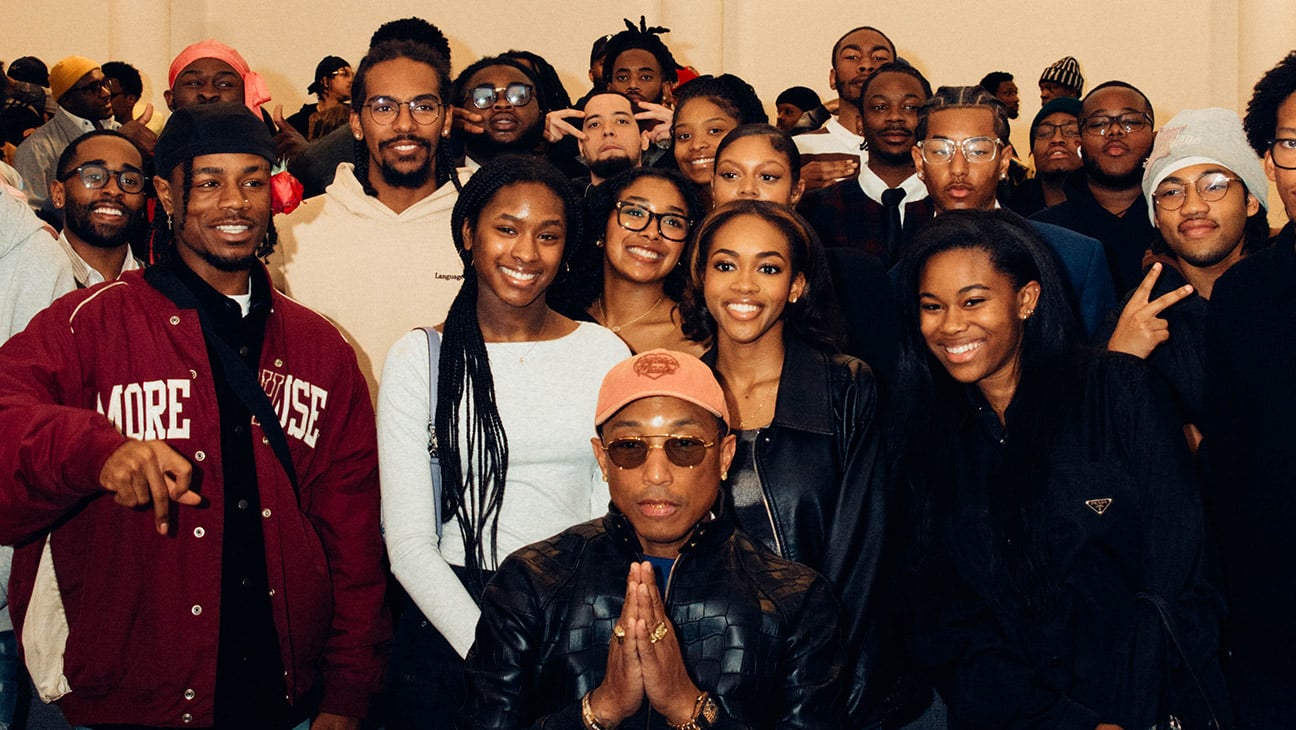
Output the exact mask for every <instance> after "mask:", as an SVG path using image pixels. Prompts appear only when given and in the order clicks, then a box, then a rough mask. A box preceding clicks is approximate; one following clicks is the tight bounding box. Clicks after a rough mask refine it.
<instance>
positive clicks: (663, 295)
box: [598, 292, 666, 332]
mask: <svg viewBox="0 0 1296 730" xmlns="http://www.w3.org/2000/svg"><path fill="white" fill-rule="evenodd" d="M665 298H666V292H662V293H661V296H659V297H657V301H655V302H653V303H652V306H651V307H649V308H648V309H647V310H646V311H644V313H643V314H641V315H639V316H638V317H635V318H634V319H632V320H630V321H629V322H624V323H622V324H618V325H613V324H612V322H611V321H609V320H608V316H607V311H605V310H604V309H603V297H599V300H598V308H599V319H601V320H603V326H605V327H607V328H608V329H610V330H612V331H613V332H620V331H621V330H622V329H624V328H626V327H629V326H630V325H632V324H634V323H635V322H638V321H639V320H641V319H643V318H644V317H647V316H648V315H650V314H652V311H653V310H654V309H656V308H657V305H658V304H661V303H662V300H663V299H665Z"/></svg>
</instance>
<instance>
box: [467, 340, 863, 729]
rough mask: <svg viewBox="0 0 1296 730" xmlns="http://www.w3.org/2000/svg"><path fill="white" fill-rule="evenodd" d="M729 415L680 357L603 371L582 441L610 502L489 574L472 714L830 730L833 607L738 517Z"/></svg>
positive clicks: (699, 368) (718, 394)
mask: <svg viewBox="0 0 1296 730" xmlns="http://www.w3.org/2000/svg"><path fill="white" fill-rule="evenodd" d="M728 420H729V409H728V406H727V405H726V403H725V397H724V391H722V390H721V388H720V384H719V383H717V382H716V379H715V376H714V375H713V374H712V373H711V370H710V368H708V367H707V366H706V365H704V364H703V363H702V362H701V361H700V360H698V359H697V358H695V357H692V356H691V355H686V354H683V353H679V352H671V351H668V350H650V351H649V352H645V353H642V354H640V355H636V356H635V357H632V358H630V359H628V360H625V361H623V362H621V363H619V364H617V365H616V366H614V367H613V368H612V370H611V371H609V372H608V374H607V376H606V377H605V378H604V380H603V385H602V387H601V388H600V389H599V396H598V406H597V410H596V415H595V427H596V429H597V431H598V435H597V436H596V437H595V438H593V439H592V440H591V441H592V444H593V448H594V454H595V456H596V457H597V458H598V461H599V466H600V468H601V469H602V470H603V475H604V477H606V479H607V482H608V488H609V491H610V492H611V496H612V505H611V508H610V509H609V511H608V514H607V516H605V517H603V518H601V519H598V520H594V521H592V522H586V523H583V524H580V525H577V526H575V527H572V528H569V529H567V530H565V531H563V532H561V533H559V534H558V535H555V536H554V537H552V538H549V539H548V540H545V541H543V542H539V543H535V544H533V545H530V546H527V547H525V548H522V549H521V550H519V551H517V552H515V553H513V554H512V555H511V556H509V558H508V559H507V560H505V561H504V562H503V563H502V564H501V565H500V568H499V571H498V572H497V573H496V575H495V577H494V579H492V580H491V582H490V584H489V585H488V586H487V587H486V592H485V595H484V596H483V599H482V614H481V619H480V620H479V621H478V623H477V641H476V643H475V644H474V646H473V649H472V650H471V651H470V652H469V654H468V683H469V687H470V691H469V698H468V711H469V714H470V715H471V717H472V727H475V728H501V729H503V728H519V727H532V726H542V725H548V724H550V723H552V726H554V727H582V725H583V726H584V727H585V728H600V727H617V726H619V725H623V724H624V726H625V727H657V726H658V724H657V723H658V722H660V719H664V720H665V721H666V723H667V724H669V725H670V726H671V727H673V728H688V729H689V730H703V729H706V728H712V727H715V728H722V727H737V726H769V727H775V726H777V727H784V726H788V727H791V726H796V727H802V728H823V730H828V729H829V728H839V727H842V722H843V718H842V712H843V701H844V694H845V688H844V686H843V680H842V676H843V674H842V661H843V654H842V648H841V639H840V637H839V635H838V628H837V627H838V617H837V611H838V608H837V603H836V601H835V600H834V599H833V597H832V595H831V593H830V591H831V589H830V588H829V586H828V583H827V581H826V580H825V579H824V578H823V577H821V576H819V575H818V574H816V573H814V572H813V571H811V570H810V569H809V568H806V567H804V566H802V565H799V564H797V563H793V562H790V561H786V560H783V559H781V558H779V557H777V556H775V555H774V554H773V553H771V552H768V551H766V550H764V549H763V548H760V547H758V546H757V545H756V543H754V542H753V541H752V540H751V539H750V538H749V537H747V536H746V535H745V534H744V533H742V532H741V531H739V530H738V529H737V528H736V527H735V526H734V523H733V519H732V517H731V516H730V515H729V514H728V513H727V511H726V508H725V499H724V498H723V495H722V493H721V489H720V483H721V480H723V479H724V478H725V473H726V470H727V469H728V468H729V463H730V461H731V460H732V459H733V455H734V448H735V437H734V435H733V434H732V433H730V430H729V424H728ZM717 627H719V628H717ZM553 646H561V647H563V651H561V652H556V653H555V652H550V651H547V650H546V647H553ZM717 657H724V659H725V661H723V662H718V661H716V658H717ZM739 668H741V670H739ZM654 716H660V717H659V719H657V720H656V721H654V722H653V723H652V724H651V725H650V724H649V723H650V719H651V718H653V717H654Z"/></svg>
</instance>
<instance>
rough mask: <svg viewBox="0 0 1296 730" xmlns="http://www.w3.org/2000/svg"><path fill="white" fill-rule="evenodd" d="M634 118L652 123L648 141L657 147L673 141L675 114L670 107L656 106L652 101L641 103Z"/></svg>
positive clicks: (649, 128)
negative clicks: (672, 129)
mask: <svg viewBox="0 0 1296 730" xmlns="http://www.w3.org/2000/svg"><path fill="white" fill-rule="evenodd" d="M634 118H635V119H636V120H638V121H640V122H651V124H650V125H649V126H648V130H647V132H648V139H649V141H651V142H652V143H653V144H656V145H657V146H659V147H660V146H664V145H667V144H669V143H670V140H671V121H672V120H673V119H674V118H675V112H673V111H671V109H670V107H668V106H662V105H661V104H654V103H652V102H651V101H641V102H639V111H637V112H635V115H634Z"/></svg>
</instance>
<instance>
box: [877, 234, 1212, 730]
mask: <svg viewBox="0 0 1296 730" xmlns="http://www.w3.org/2000/svg"><path fill="white" fill-rule="evenodd" d="M1044 246H1045V244H1044V243H1043V242H1042V241H1040V240H1039V239H1038V238H1037V237H1036V236H1035V234H1034V233H1033V232H1032V230H1031V229H1030V228H1029V227H1028V226H1026V224H1025V223H1024V222H1022V221H1021V220H1020V219H1017V218H1016V217H1015V216H1013V215H1012V214H1009V213H1005V212H998V211H995V212H987V211H951V212H948V213H945V214H943V215H941V216H938V217H937V218H936V219H935V220H934V221H932V222H931V223H928V224H927V225H926V226H925V227H924V228H923V229H921V230H920V231H919V232H918V234H917V235H916V236H915V239H914V241H913V244H912V246H911V248H910V249H909V250H908V251H907V252H906V254H905V257H904V258H903V259H902V260H901V263H900V268H899V275H898V279H897V289H898V297H899V303H900V308H901V313H902V315H903V322H904V327H905V330H904V333H903V349H902V355H901V368H900V382H899V383H898V384H897V389H898V390H899V391H900V392H904V393H906V394H907V397H905V398H896V399H893V401H892V406H893V411H894V412H893V413H892V414H891V420H890V423H891V424H892V430H893V431H894V432H895V437H894V438H895V443H897V444H898V446H899V449H898V455H899V458H898V461H897V465H896V467H897V477H898V480H899V483H900V484H901V485H903V487H904V488H905V493H907V495H908V498H909V499H911V500H912V501H913V503H914V505H915V509H914V512H915V521H914V523H913V526H912V529H913V531H914V533H915V534H916V536H917V539H916V540H914V541H913V542H914V544H915V545H916V546H917V547H916V549H915V550H914V553H915V554H914V563H913V565H914V567H915V570H916V573H915V575H916V579H917V584H916V589H915V595H917V596H921V597H922V601H921V602H920V603H919V604H918V606H917V609H916V610H917V615H918V617H919V621H918V625H919V632H918V637H917V657H918V659H919V661H920V663H921V664H923V665H925V667H926V668H927V669H928V670H929V671H930V672H931V673H932V675H931V676H932V677H933V678H934V680H935V683H936V685H937V689H938V690H939V691H940V693H941V696H942V697H943V698H944V699H945V701H946V703H947V704H948V705H949V709H950V713H951V718H952V721H951V727H955V726H957V727H1004V728H1024V727H1066V726H1071V727H1098V728H1104V729H1106V728H1111V727H1113V726H1119V727H1122V728H1146V727H1152V726H1154V725H1157V724H1158V723H1160V722H1164V721H1167V719H1168V718H1169V717H1170V716H1171V715H1174V716H1175V717H1177V718H1179V719H1180V721H1182V722H1183V725H1184V726H1185V727H1197V726H1202V727H1205V726H1207V724H1206V722H1207V720H1208V719H1212V709H1211V708H1212V706H1214V707H1220V706H1221V705H1222V696H1223V695H1222V679H1221V677H1220V674H1219V666H1218V661H1217V659H1216V656H1215V654H1216V652H1215V647H1216V646H1217V637H1218V622H1219V619H1220V613H1221V612H1220V604H1219V599H1218V597H1217V594H1216V592H1215V590H1214V588H1213V587H1212V586H1211V585H1210V583H1209V582H1208V581H1207V580H1206V579H1205V577H1204V575H1203V570H1202V562H1203V528H1202V511H1201V501H1200V495H1199V490H1198V485H1197V482H1196V479H1195V476H1194V470H1193V466H1192V462H1191V460H1190V457H1189V455H1188V451H1187V447H1186V444H1185V442H1184V439H1183V436H1182V432H1181V430H1180V428H1179V419H1178V417H1177V413H1176V411H1175V409H1174V405H1173V402H1172V401H1171V400H1170V394H1169V392H1168V389H1167V388H1165V386H1164V384H1162V383H1161V381H1160V380H1158V379H1155V378H1153V377H1152V376H1151V375H1150V373H1149V371H1148V370H1147V369H1146V367H1144V364H1143V363H1142V362H1140V361H1138V360H1135V359H1133V358H1129V357H1124V356H1111V355H1097V354H1088V353H1086V352H1084V351H1081V350H1079V349H1077V348H1075V347H1074V346H1073V345H1074V343H1075V342H1076V339H1075V334H1074V333H1073V332H1072V331H1071V330H1072V328H1073V327H1072V323H1071V320H1070V317H1069V316H1068V314H1067V309H1066V302H1065V296H1064V294H1063V291H1064V290H1063V289H1062V286H1063V285H1062V283H1061V281H1060V279H1059V276H1058V272H1057V270H1056V268H1055V264H1054V263H1053V260H1052V257H1051V256H1049V255H1048V253H1047V249H1045V248H1044ZM1023 647H1029V649H1023ZM1187 676H1192V677H1194V678H1199V681H1196V682H1194V681H1193V680H1187V679H1184V680H1182V681H1180V680H1179V678H1181V677H1187ZM1023 687H1029V688H1031V689H1030V690H1028V691H1023V690H1022V688H1023ZM954 718H957V720H958V724H957V725H955V723H954V721H953V720H954Z"/></svg>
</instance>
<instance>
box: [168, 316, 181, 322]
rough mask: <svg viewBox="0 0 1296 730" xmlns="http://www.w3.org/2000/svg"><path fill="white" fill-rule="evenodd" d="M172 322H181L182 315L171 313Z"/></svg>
mask: <svg viewBox="0 0 1296 730" xmlns="http://www.w3.org/2000/svg"><path fill="white" fill-rule="evenodd" d="M170 322H171V324H180V316H179V315H175V314H173V315H171V320H170Z"/></svg>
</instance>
